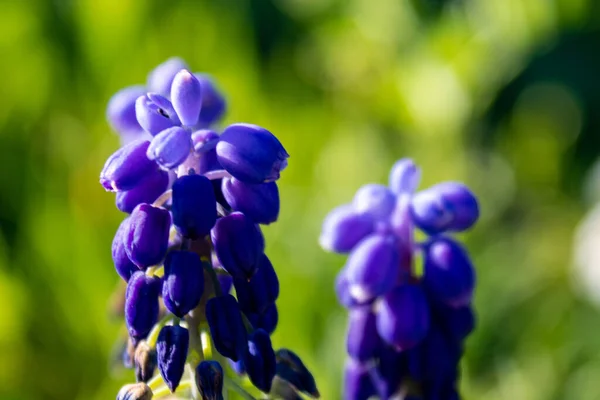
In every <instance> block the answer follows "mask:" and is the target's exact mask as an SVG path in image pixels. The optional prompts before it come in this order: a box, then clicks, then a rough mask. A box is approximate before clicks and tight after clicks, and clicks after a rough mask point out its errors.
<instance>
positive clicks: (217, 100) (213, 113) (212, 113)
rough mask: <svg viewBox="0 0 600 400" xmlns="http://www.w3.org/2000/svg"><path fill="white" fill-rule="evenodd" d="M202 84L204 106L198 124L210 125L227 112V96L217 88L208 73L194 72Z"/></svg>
mask: <svg viewBox="0 0 600 400" xmlns="http://www.w3.org/2000/svg"><path fill="white" fill-rule="evenodd" d="M194 76H195V77H196V78H197V79H198V81H199V82H200V86H202V108H201V109H200V117H199V119H198V125H201V126H205V127H206V126H210V125H212V124H213V123H215V122H217V121H218V120H219V119H221V117H222V116H223V114H224V113H225V107H226V103H225V98H224V97H223V95H222V94H221V93H220V92H219V91H218V90H217V88H216V86H215V84H214V82H213V80H212V79H211V78H210V76H208V75H206V74H200V73H194Z"/></svg>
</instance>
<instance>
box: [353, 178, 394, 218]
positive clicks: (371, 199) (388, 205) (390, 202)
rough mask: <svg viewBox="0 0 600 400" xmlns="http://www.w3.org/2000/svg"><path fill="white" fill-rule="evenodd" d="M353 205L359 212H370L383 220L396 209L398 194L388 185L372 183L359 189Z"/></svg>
mask: <svg viewBox="0 0 600 400" xmlns="http://www.w3.org/2000/svg"><path fill="white" fill-rule="evenodd" d="M352 205H353V206H354V208H355V210H356V211H357V212H359V213H366V214H369V215H371V216H372V217H373V218H375V219H377V220H380V221H383V220H386V219H387V218H388V217H389V215H390V214H391V213H392V211H393V210H394V207H395V205H396V196H395V195H394V194H393V193H392V191H391V190H390V189H388V188H387V187H386V186H384V185H378V184H375V183H370V184H367V185H364V186H363V187H361V188H360V189H358V191H357V192H356V194H355V195H354V200H353V201H352Z"/></svg>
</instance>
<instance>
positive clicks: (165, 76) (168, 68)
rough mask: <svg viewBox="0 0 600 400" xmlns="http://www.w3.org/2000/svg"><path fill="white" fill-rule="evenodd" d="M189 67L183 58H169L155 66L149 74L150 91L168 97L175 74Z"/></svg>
mask: <svg viewBox="0 0 600 400" xmlns="http://www.w3.org/2000/svg"><path fill="white" fill-rule="evenodd" d="M187 68H188V66H187V64H186V63H185V61H183V60H182V59H181V58H179V57H171V58H169V59H168V60H167V61H165V62H163V63H162V64H160V65H158V66H157V67H156V68H154V69H153V70H152V72H150V74H149V75H148V91H150V92H156V93H159V94H161V95H162V96H165V97H168V96H169V95H170V94H171V84H172V83H173V79H174V78H175V75H176V74H177V73H178V72H179V71H181V70H182V69H187Z"/></svg>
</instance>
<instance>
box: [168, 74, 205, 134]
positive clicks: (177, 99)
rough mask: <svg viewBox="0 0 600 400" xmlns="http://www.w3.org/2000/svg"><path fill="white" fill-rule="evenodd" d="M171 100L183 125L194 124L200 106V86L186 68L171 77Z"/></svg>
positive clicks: (196, 120)
mask: <svg viewBox="0 0 600 400" xmlns="http://www.w3.org/2000/svg"><path fill="white" fill-rule="evenodd" d="M171 101H172V102H173V108H174V109H175V111H176V112H177V116H178V117H179V119H180V120H181V123H182V124H183V125H185V126H194V125H196V123H197V122H198V116H199V115H200V107H201V106H202V87H201V85H200V82H199V81H198V79H196V77H195V76H194V75H192V74H191V73H190V72H189V71H188V70H185V69H182V70H181V71H179V72H178V73H177V74H176V75H175V78H173V83H172V85H171Z"/></svg>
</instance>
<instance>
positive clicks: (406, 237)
mask: <svg viewBox="0 0 600 400" xmlns="http://www.w3.org/2000/svg"><path fill="white" fill-rule="evenodd" d="M419 181H420V169H419V168H418V167H417V166H416V165H415V164H414V162H413V161H412V160H410V159H402V160H399V161H398V162H397V163H396V164H395V165H394V166H393V168H392V170H391V172H390V178H389V186H384V185H378V184H368V185H365V186H363V187H362V188H360V189H359V190H358V192H357V193H356V195H355V196H354V199H353V201H352V203H350V204H346V205H343V206H340V207H338V208H336V209H334V210H333V211H332V212H331V213H330V214H329V215H328V216H327V217H326V219H325V221H324V223H323V229H322V233H321V237H320V243H321V246H322V247H323V248H325V249H326V250H329V251H333V252H337V253H349V256H348V259H347V262H346V265H345V266H344V268H343V269H342V270H341V271H340V273H339V275H338V277H337V279H336V292H337V296H338V299H339V301H340V303H341V304H342V305H343V306H345V307H347V308H348V310H349V326H348V335H347V353H348V359H347V361H346V366H345V382H344V396H345V397H344V398H345V399H346V400H366V399H369V398H370V397H371V396H378V397H379V398H381V399H390V398H401V399H402V398H404V399H411V400H415V399H422V400H453V399H458V398H459V393H458V390H457V386H456V385H457V381H458V378H459V376H458V375H459V371H458V364H459V361H460V358H461V356H462V352H463V342H464V339H465V338H466V337H467V335H468V334H469V333H470V332H471V331H472V330H473V328H474V324H475V321H474V315H473V311H472V308H471V297H472V294H473V289H474V286H475V271H474V269H473V266H472V264H471V261H470V259H469V256H468V254H467V251H466V250H465V248H464V247H463V246H462V245H461V244H460V243H459V242H458V241H456V240H455V239H454V238H453V237H451V236H450V235H449V234H450V233H453V232H462V231H465V230H467V229H469V228H470V227H471V226H473V225H474V224H475V222H476V221H477V219H478V218H479V206H478V202H477V199H476V197H475V195H474V194H473V193H472V192H471V191H470V190H469V189H468V188H467V187H466V186H465V185H463V184H461V183H456V182H443V183H440V184H437V185H435V186H432V187H430V188H427V189H425V190H423V191H419V192H417V191H416V190H417V187H418V185H419ZM416 229H418V230H420V231H421V232H422V233H424V235H422V236H424V237H425V238H424V240H422V241H417V240H416V238H415V230H416ZM417 258H419V259H422V266H421V265H416V262H415V261H416V259H417Z"/></svg>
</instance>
